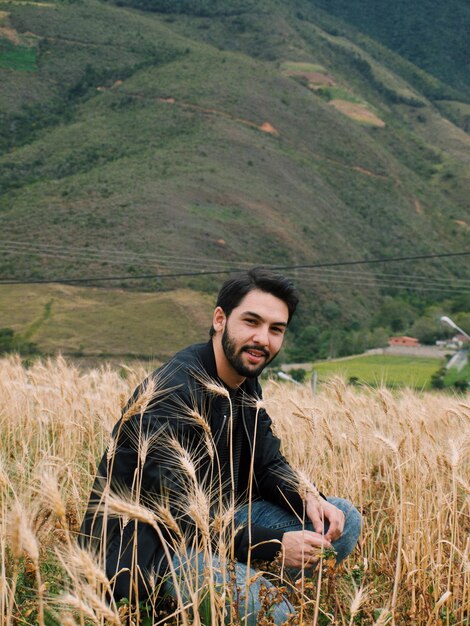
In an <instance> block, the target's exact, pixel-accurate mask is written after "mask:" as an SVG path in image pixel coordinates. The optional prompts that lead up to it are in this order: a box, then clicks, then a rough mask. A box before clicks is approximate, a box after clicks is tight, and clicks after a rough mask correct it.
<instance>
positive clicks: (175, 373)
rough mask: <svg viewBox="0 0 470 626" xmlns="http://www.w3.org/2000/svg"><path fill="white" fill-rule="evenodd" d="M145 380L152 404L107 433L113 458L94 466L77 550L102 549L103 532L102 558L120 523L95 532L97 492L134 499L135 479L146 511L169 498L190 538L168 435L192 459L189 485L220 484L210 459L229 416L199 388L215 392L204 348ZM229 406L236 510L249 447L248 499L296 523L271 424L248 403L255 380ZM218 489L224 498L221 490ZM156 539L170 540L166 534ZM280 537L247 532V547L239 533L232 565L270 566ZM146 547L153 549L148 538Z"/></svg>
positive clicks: (288, 472)
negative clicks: (236, 424)
mask: <svg viewBox="0 0 470 626" xmlns="http://www.w3.org/2000/svg"><path fill="white" fill-rule="evenodd" d="M150 378H151V379H154V380H156V381H157V391H156V394H155V397H154V399H153V400H152V401H151V402H150V403H149V405H148V406H147V408H146V410H145V411H144V412H143V413H141V412H140V411H137V413H135V414H134V415H132V416H131V417H130V418H128V419H127V420H125V421H123V418H122V417H121V419H120V420H119V422H118V423H117V424H116V426H115V427H114V430H113V443H112V447H113V450H114V452H113V453H112V454H110V451H109V450H108V451H107V453H105V454H104V456H103V459H102V460H101V463H100V465H99V467H98V472H97V477H96V479H95V483H94V486H93V490H92V494H91V498H90V503H89V505H88V509H87V512H86V514H85V518H84V521H83V524H82V529H81V542H82V544H84V545H90V544H91V545H93V544H94V547H95V549H96V548H97V547H98V548H101V549H103V545H102V542H103V539H102V537H103V536H104V535H103V531H105V536H106V550H105V551H106V553H109V552H110V551H112V550H113V546H114V547H115V546H116V545H117V544H119V541H120V536H121V530H122V523H121V522H120V521H119V520H118V519H108V518H107V521H106V528H103V517H102V513H101V511H100V510H99V509H98V510H97V508H96V504H97V502H99V500H100V497H101V494H102V492H103V487H104V486H105V485H108V486H110V487H111V490H112V491H117V492H123V491H124V492H126V493H127V494H129V493H131V494H132V493H133V494H135V492H136V484H137V482H138V480H139V479H137V478H136V477H137V476H138V475H139V476H141V484H140V492H139V493H140V501H141V502H142V503H143V504H145V505H146V506H150V507H151V506H152V503H155V502H157V500H158V498H161V497H162V494H167V495H169V496H170V498H169V500H170V502H171V503H172V511H173V513H174V515H175V517H176V518H178V521H179V523H180V525H181V526H182V527H183V529H184V531H185V532H187V533H188V534H189V535H190V534H191V530H192V529H193V527H194V521H193V520H192V519H191V517H190V516H188V515H186V512H185V508H184V501H185V498H184V495H185V494H184V480H182V479H181V476H180V475H179V473H178V472H177V469H176V468H175V463H174V458H173V456H172V449H171V445H168V439H167V437H168V436H169V435H171V436H173V437H174V438H175V439H177V441H178V442H179V443H180V444H182V445H183V446H184V447H185V448H186V449H189V450H190V451H193V452H195V453H196V454H197V457H198V462H197V477H198V481H199V482H200V483H201V484H203V485H204V486H205V487H208V486H209V485H212V486H214V485H216V486H217V483H218V482H219V484H220V479H221V476H220V467H219V466H218V464H217V458H220V457H222V456H223V454H224V450H223V447H224V446H226V437H221V436H220V435H221V432H224V433H225V432H226V429H225V430H223V428H224V423H225V420H226V419H227V415H228V414H229V400H228V398H227V397H225V396H224V395H220V394H218V393H214V392H213V391H211V390H210V389H208V388H207V386H206V384H205V383H207V382H210V381H211V380H213V381H216V382H218V384H219V385H221V386H222V383H221V381H220V380H219V379H218V378H217V370H216V364H215V357H214V351H213V347H212V342H211V341H209V342H208V343H207V344H197V345H193V346H189V347H188V348H186V349H184V350H182V351H181V352H178V353H177V354H176V355H175V356H174V357H173V358H172V359H171V361H169V362H168V363H167V364H166V365H165V366H163V367H161V368H159V369H158V370H156V371H155V372H154V373H153V374H152V375H151V377H150ZM144 386H145V382H144V383H143V385H140V386H139V387H138V388H137V389H136V391H135V392H134V394H133V396H132V398H131V399H130V400H129V402H128V404H127V406H126V408H125V409H124V411H123V415H125V414H126V410H128V409H129V407H130V406H131V405H132V403H133V402H135V400H136V399H137V398H138V397H139V394H140V393H141V392H142V389H143V388H144ZM237 398H238V400H237V402H238V419H239V420H241V424H240V428H241V429H242V434H241V435H240V438H241V440H242V441H241V455H240V462H239V468H238V477H237V478H238V480H237V493H236V496H237V502H239V503H243V502H246V501H247V500H246V498H247V490H248V487H249V472H250V464H251V458H252V451H253V443H254V444H255V446H254V450H255V451H254V472H253V485H252V496H253V498H254V499H259V498H262V499H263V500H268V501H270V502H273V503H275V504H277V505H279V506H281V507H283V508H286V509H287V510H289V511H292V509H293V510H295V511H296V512H297V513H298V514H299V515H300V516H303V514H304V504H303V501H302V499H301V498H300V496H299V494H298V493H297V491H296V489H295V477H294V473H293V471H292V469H291V468H290V466H289V464H288V463H287V461H286V459H285V458H284V457H283V456H282V454H281V452H280V441H279V439H278V438H277V437H275V436H274V434H273V432H272V429H271V419H270V418H269V416H268V414H267V413H266V411H265V410H264V409H259V405H258V408H257V406H256V401H257V400H260V399H261V387H260V385H259V383H258V381H257V379H246V380H245V382H244V383H243V384H242V385H241V387H240V388H239V390H238V392H237ZM191 409H196V410H197V411H198V413H199V414H200V415H202V416H205V419H206V420H207V424H208V425H209V427H210V430H211V433H212V438H213V440H214V442H215V445H216V449H217V454H216V455H215V456H213V458H212V459H211V456H210V455H209V453H208V451H207V447H206V446H205V445H204V437H205V433H204V429H203V427H202V426H201V424H200V422H199V423H198V422H197V420H195V419H194V418H193V417H192V416H191V415H190V411H191ZM255 423H256V425H255ZM255 430H256V434H255ZM223 439H225V442H224V441H223ZM143 440H146V441H148V442H149V444H150V445H148V450H147V453H146V457H145V459H142V457H140V460H139V449H141V444H142V441H143ZM165 442H166V443H165ZM146 445H147V444H146ZM142 462H143V465H141V466H140V465H139V463H140V464H141V463H142ZM223 487H224V490H225V491H227V489H226V485H224V486H223ZM215 491H216V490H215ZM188 531H189V532H188ZM164 532H165V533H167V532H168V533H170V531H168V530H167V529H165V531H164ZM170 534H171V533H170ZM283 534H284V531H280V530H276V529H270V528H264V527H259V526H255V525H252V527H251V546H250V542H249V534H248V529H247V528H242V529H240V530H239V531H238V532H237V534H236V536H235V540H234V544H235V558H237V559H238V560H240V561H243V562H246V560H247V557H248V552H249V550H250V547H251V558H252V559H262V560H271V559H272V558H274V556H275V554H276V553H277V552H278V551H279V541H280V540H281V539H282V536H283ZM153 540H154V541H155V542H156V544H158V542H159V539H158V537H157V534H156V533H155V534H154V536H153ZM272 540H278V541H272Z"/></svg>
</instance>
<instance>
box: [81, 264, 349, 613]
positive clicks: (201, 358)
mask: <svg viewBox="0 0 470 626" xmlns="http://www.w3.org/2000/svg"><path fill="white" fill-rule="evenodd" d="M297 303H298V296H297V292H296V291H295V289H294V286H293V284H292V283H291V282H290V280H288V279H287V278H285V277H282V276H280V275H277V274H274V273H272V272H270V271H267V270H263V269H259V268H258V269H256V268H255V269H253V270H251V271H249V272H247V273H245V274H240V275H237V276H235V277H233V278H230V279H228V280H227V281H226V282H225V283H224V285H223V286H222V288H221V290H220V292H219V295H218V299H217V305H216V308H215V310H214V314H213V321H212V328H211V331H210V335H211V339H210V341H209V342H208V343H207V344H198V345H194V346H190V347H188V348H186V349H185V350H182V351H181V352H179V353H177V354H176V355H175V356H174V357H173V358H172V359H171V360H170V361H169V363H168V364H166V365H165V366H164V367H163V368H160V369H159V370H157V371H156V372H154V373H153V374H152V376H151V377H150V379H149V380H150V381H159V383H158V385H160V386H161V389H157V390H156V392H155V393H154V394H153V397H152V399H151V400H150V401H149V391H148V390H149V383H148V382H147V383H146V384H143V385H142V386H140V387H139V388H138V389H137V390H136V391H135V392H134V395H133V397H132V398H131V400H130V401H129V403H128V405H127V407H126V408H125V409H124V412H123V417H122V418H121V420H120V421H119V422H118V424H117V425H116V427H115V429H114V431H113V440H112V444H111V446H110V449H108V451H107V454H105V455H104V457H103V459H102V461H101V463H100V466H99V468H98V476H97V479H96V481H95V485H94V488H93V492H92V496H91V499H90V504H89V507H88V510H87V513H86V515H85V519H84V522H83V525H82V543H84V544H85V545H92V546H94V548H95V549H98V550H101V553H102V555H103V556H104V557H105V566H106V571H107V574H108V576H109V578H110V579H112V581H113V586H114V596H115V597H116V598H117V599H119V598H122V597H128V598H129V597H131V596H132V597H133V598H134V599H135V598H138V599H143V598H145V597H146V596H148V595H149V593H150V592H151V587H152V582H151V581H152V580H153V581H155V578H156V579H157V580H160V581H163V583H162V585H161V587H162V588H161V589H160V592H161V591H163V592H165V593H167V594H170V595H173V596H175V597H176V596H177V595H178V593H180V597H179V598H178V599H179V600H180V601H181V600H182V598H183V600H188V599H189V597H190V596H191V591H190V590H189V588H188V584H186V583H184V582H181V584H176V581H177V579H178V578H179V580H182V578H183V573H186V574H187V573H188V571H189V570H191V571H196V572H198V574H197V575H196V578H197V577H199V579H200V583H197V584H196V587H197V586H198V584H201V585H202V584H203V583H204V576H205V573H206V572H207V568H208V567H209V568H210V570H211V575H212V576H213V579H214V584H215V585H219V586H220V585H223V584H224V583H227V582H228V580H227V579H228V577H229V571H230V568H226V567H225V565H224V566H222V565H223V563H222V561H223V562H224V563H225V561H224V558H225V557H224V558H222V555H221V554H220V550H219V552H217V548H212V547H211V546H212V544H213V543H214V538H213V537H212V539H211V540H210V541H209V542H207V541H206V543H205V544H204V545H205V546H206V548H205V549H202V548H201V547H200V546H201V545H202V543H204V541H203V540H202V539H201V540H199V539H198V537H199V538H201V537H204V532H205V533H206V535H207V534H208V533H209V530H208V529H209V526H211V527H212V526H214V520H215V518H216V517H217V516H219V517H218V519H219V528H220V525H221V524H222V525H223V523H222V521H221V520H223V519H224V516H223V511H224V510H225V511H230V510H232V511H234V513H233V514H232V516H231V517H232V522H231V524H229V526H227V524H226V525H225V527H224V532H225V534H227V529H228V530H229V531H231V535H230V540H229V545H230V552H231V555H230V556H231V557H232V558H233V559H234V560H235V563H236V565H235V573H234V574H233V572H232V574H231V576H232V579H231V584H232V588H233V587H234V586H235V588H236V593H238V594H240V593H241V596H242V597H245V598H247V600H245V601H244V602H237V611H238V612H239V616H240V617H241V618H242V619H243V620H244V622H243V623H245V624H250V625H254V624H256V623H257V615H258V611H259V609H260V606H261V604H260V602H261V601H260V599H259V592H260V589H261V586H262V585H263V584H264V585H265V586H266V587H268V588H270V587H272V584H271V583H269V582H268V581H266V580H264V579H263V578H261V579H260V578H258V579H257V580H255V581H254V582H253V583H252V584H250V585H249V587H248V588H247V581H249V580H250V578H252V577H253V576H254V578H255V579H256V576H255V572H254V571H251V569H250V567H249V565H250V564H251V563H252V561H253V560H257V559H261V560H268V561H270V560H273V559H274V558H275V556H276V555H277V554H281V556H282V561H283V563H284V565H285V566H286V567H287V568H292V569H295V570H297V571H298V570H301V569H302V568H304V567H309V566H311V565H312V564H313V563H314V562H315V561H316V559H317V558H318V550H319V548H322V547H333V548H334V549H335V550H336V552H337V560H338V561H341V560H342V559H344V558H345V557H346V556H347V555H348V554H349V553H350V552H351V550H352V549H353V547H354V545H355V544H356V541H357V538H358V535H359V531H360V517H359V514H358V512H357V511H356V509H355V508H354V507H353V506H352V505H351V504H350V503H349V502H347V501H345V500H342V499H339V498H324V497H322V496H319V494H318V492H317V491H316V488H315V487H313V485H312V488H311V490H310V491H309V490H305V489H304V490H303V492H302V496H301V495H300V493H299V492H300V490H299V488H298V480H297V477H296V474H295V472H294V471H293V470H292V468H291V467H290V466H289V464H288V463H287V461H286V459H285V458H284V457H283V455H282V454H281V453H280V441H279V440H278V439H277V438H276V437H275V436H274V434H273V432H272V429H271V420H270V418H269V416H268V415H267V413H266V412H265V410H264V409H263V408H262V402H261V388H260V386H259V383H258V380H257V377H258V376H259V374H260V373H261V372H262V371H263V369H264V368H265V367H266V365H268V363H270V362H271V361H272V359H274V357H275V356H276V355H277V353H278V352H279V350H280V349H281V346H282V343H283V340H284V335H285V332H286V329H287V327H288V325H289V322H290V320H291V318H292V315H293V314H294V312H295V309H296V307H297ZM158 385H157V387H158ZM150 395H152V394H150ZM146 396H147V400H144V401H142V399H141V398H142V397H144V398H145V397H146ZM133 407H134V408H133ZM136 407H137V408H136ZM143 451H145V452H143ZM182 467H184V468H186V474H187V475H185V476H182V474H184V472H182V471H181V469H182ZM200 487H202V488H203V491H204V493H205V494H207V497H206V496H201V491H198V489H199V488H200ZM123 490H124V491H125V492H126V493H127V495H128V497H129V498H130V499H131V500H132V501H133V502H138V503H140V504H145V505H146V506H147V507H148V509H151V510H155V511H157V512H158V511H159V512H160V518H159V519H160V523H159V524H157V526H155V525H153V526H152V525H149V524H147V523H145V522H144V521H142V518H141V519H140V520H139V521H135V522H134V523H129V522H128V523H124V524H123V522H122V519H121V520H120V519H116V518H113V517H112V516H109V515H107V513H109V508H108V509H107V505H106V494H107V493H109V492H113V491H114V492H115V491H119V492H120V493H122V492H123ZM198 493H199V496H198V497H199V501H201V499H202V500H204V498H205V500H204V501H205V502H206V512H207V514H208V518H209V522H208V524H207V528H206V529H205V530H204V528H201V526H202V527H203V526H204V524H205V522H204V520H202V521H200V520H199V521H198V519H197V518H198V515H199V513H198V511H197V508H195V507H194V499H195V498H196V495H197V494H198ZM196 499H197V498H196ZM235 505H236V508H235ZM230 507H232V508H230ZM202 508H204V506H203V507H202ZM162 510H164V511H166V515H167V523H166V524H165V522H164V516H163V517H162V515H161V511H162ZM201 515H202V513H201ZM229 517H230V516H229ZM168 520H169V521H168ZM174 522H176V524H177V525H179V528H180V529H181V532H180V531H179V530H178V529H177V528H172V526H174ZM183 536H184V539H182V537H183ZM195 537H196V539H195ZM201 541H202V543H201ZM178 542H179V544H178ZM182 543H183V544H184V545H186V546H187V551H186V548H183V552H182V551H181V544H182ZM177 544H178V545H179V546H180V548H179V549H177V548H176V547H175V546H176V545H177ZM220 545H221V544H219V546H220ZM208 555H210V556H209V557H208ZM208 558H209V559H210V563H208V562H207V561H208ZM170 561H171V563H170ZM247 564H248V565H247ZM169 571H170V572H172V575H169V574H168V572H169ZM155 574H156V575H155ZM234 578H235V584H234V580H233V579H234ZM177 587H179V589H177ZM234 593H235V592H234ZM231 601H232V602H233V598H232V599H231ZM292 610H293V609H292V607H291V605H290V604H289V602H288V601H287V600H286V599H285V598H281V599H280V601H279V602H278V603H277V604H276V605H275V606H274V607H273V609H272V616H271V617H272V619H273V620H274V622H275V623H276V624H281V623H282V622H284V621H285V620H286V618H287V616H288V615H289V613H291V612H292ZM227 619H229V617H227Z"/></svg>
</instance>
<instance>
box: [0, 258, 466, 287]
mask: <svg viewBox="0 0 470 626" xmlns="http://www.w3.org/2000/svg"><path fill="white" fill-rule="evenodd" d="M464 256H470V251H466V252H447V253H436V254H420V255H413V256H401V257H389V258H378V259H369V260H356V261H330V262H327V263H313V264H303V265H270V266H269V268H270V269H272V270H283V271H288V270H296V271H297V270H309V269H318V268H326V267H340V266H353V265H372V264H378V263H396V262H403V261H418V260H429V259H442V258H451V257H464ZM241 269H246V268H241V267H240V266H238V267H237V266H234V267H231V268H226V269H217V270H201V271H188V272H172V273H168V274H163V273H158V274H140V275H135V276H97V277H87V278H52V279H25V280H19V279H18V280H17V279H0V284H1V285H35V284H53V283H62V284H73V283H88V282H110V281H116V280H118V281H128V280H152V279H153V280H155V279H159V280H165V279H168V278H191V277H197V276H216V275H220V274H230V273H232V272H237V271H240V270H241Z"/></svg>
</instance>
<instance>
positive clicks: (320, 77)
mask: <svg viewBox="0 0 470 626" xmlns="http://www.w3.org/2000/svg"><path fill="white" fill-rule="evenodd" d="M286 76H290V77H292V78H305V80H307V81H308V82H309V85H312V86H316V85H318V86H322V85H327V86H329V87H333V86H334V85H336V81H335V79H334V78H333V76H330V74H324V73H323V72H303V71H301V70H291V71H289V72H286Z"/></svg>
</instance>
